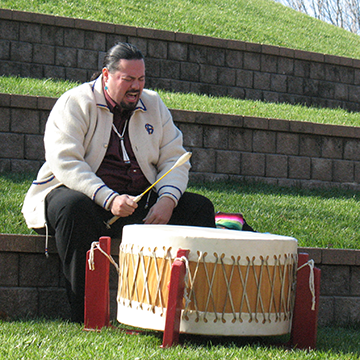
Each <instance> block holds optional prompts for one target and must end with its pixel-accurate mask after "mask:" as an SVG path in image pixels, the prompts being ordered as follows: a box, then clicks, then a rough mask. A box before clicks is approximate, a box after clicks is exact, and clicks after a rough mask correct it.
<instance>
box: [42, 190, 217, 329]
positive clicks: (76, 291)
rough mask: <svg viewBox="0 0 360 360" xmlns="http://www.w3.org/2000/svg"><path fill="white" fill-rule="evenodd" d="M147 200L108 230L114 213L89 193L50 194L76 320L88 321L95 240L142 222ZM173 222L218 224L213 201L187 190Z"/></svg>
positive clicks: (52, 226) (52, 225)
mask: <svg viewBox="0 0 360 360" xmlns="http://www.w3.org/2000/svg"><path fill="white" fill-rule="evenodd" d="M156 200H157V196H156V194H155V193H152V194H151V197H150V200H149V208H150V207H151V206H152V205H153V204H154V203H155V202H156ZM146 201H147V196H146V195H145V196H144V197H143V199H141V200H140V201H139V203H138V205H139V206H138V208H137V209H136V210H135V212H134V214H133V215H131V216H129V217H126V218H119V219H118V220H117V221H116V222H115V223H114V224H113V225H111V228H110V229H107V228H106V226H105V224H104V222H106V221H107V220H108V219H110V218H111V217H112V214H111V212H109V211H106V210H104V209H103V208H102V207H100V206H98V205H97V204H95V203H94V202H93V201H92V200H91V199H90V198H89V197H87V196H86V195H84V194H82V193H80V192H78V191H74V190H71V189H68V188H67V187H65V186H61V187H59V188H56V189H54V190H52V191H51V192H50V193H49V194H48V195H47V197H46V217H47V222H48V226H49V232H50V234H53V235H55V241H56V246H57V250H58V253H59V256H60V259H61V262H62V266H63V272H64V275H65V282H66V288H67V294H68V298H69V302H70V307H71V320H72V321H75V322H83V321H84V288H85V263H86V252H87V251H88V250H89V249H90V247H91V244H92V242H94V241H98V240H99V238H100V237H101V236H110V237H112V238H119V237H120V236H121V233H122V228H123V226H124V225H127V224H142V223H143V221H142V220H143V219H144V218H145V216H146V214H147V213H148V211H149V208H146V207H145V204H146ZM169 224H170V225H190V226H204V227H215V218H214V207H213V204H212V203H211V201H210V200H209V199H207V198H206V197H204V196H201V195H198V194H194V193H189V192H185V193H184V194H183V196H182V197H181V199H180V201H179V203H178V205H177V207H176V208H175V209H174V212H173V215H172V217H171V219H170V221H169Z"/></svg>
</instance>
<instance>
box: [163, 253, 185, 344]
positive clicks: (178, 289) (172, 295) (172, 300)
mask: <svg viewBox="0 0 360 360" xmlns="http://www.w3.org/2000/svg"><path fill="white" fill-rule="evenodd" d="M188 255H189V250H182V249H179V250H178V252H177V254H176V256H177V259H175V261H174V263H173V264H172V267H171V275H170V283H169V297H168V304H167V309H166V320H165V329H164V335H163V343H162V345H161V347H162V348H166V347H170V346H172V345H176V344H178V342H179V330H180V316H181V308H182V302H183V297H184V288H185V274H186V265H185V263H184V261H182V260H180V258H181V257H183V256H184V257H186V258H187V257H188Z"/></svg>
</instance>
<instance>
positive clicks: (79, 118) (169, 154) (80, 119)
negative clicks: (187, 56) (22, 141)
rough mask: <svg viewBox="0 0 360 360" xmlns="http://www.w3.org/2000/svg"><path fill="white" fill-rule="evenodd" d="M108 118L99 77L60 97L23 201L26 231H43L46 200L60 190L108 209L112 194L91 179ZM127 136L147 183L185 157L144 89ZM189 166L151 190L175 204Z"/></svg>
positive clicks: (153, 96) (177, 136) (165, 113)
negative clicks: (42, 158)
mask: <svg viewBox="0 0 360 360" xmlns="http://www.w3.org/2000/svg"><path fill="white" fill-rule="evenodd" d="M112 121H113V115H112V113H111V112H110V111H109V109H108V107H107V105H106V100H105V97H104V94H103V89H102V81H101V76H100V77H99V78H98V79H96V80H95V81H93V82H89V83H85V84H82V85H80V86H78V87H76V88H74V89H72V90H69V91H68V92H66V93H65V94H63V95H62V96H61V97H60V98H59V99H58V101H57V102H56V104H55V105H54V108H53V109H52V111H51V113H50V115H49V118H48V121H47V124H46V130H45V135H44V144H45V158H46V161H45V163H44V165H43V166H42V167H41V169H40V170H39V173H38V175H37V179H36V180H35V181H34V182H33V183H32V185H31V187H30V189H29V191H28V193H27V195H26V197H25V200H24V205H23V208H22V212H23V215H24V217H25V220H26V223H27V225H28V227H29V228H35V229H36V228H43V227H44V226H45V223H46V221H45V206H44V200H45V197H46V195H47V194H48V193H49V192H50V191H51V190H52V189H54V188H55V187H57V186H60V185H66V186H67V187H69V188H71V189H74V190H77V191H80V192H82V193H84V194H86V195H87V196H89V197H90V198H91V199H93V201H95V202H96V203H97V204H98V205H100V206H102V207H103V208H105V209H107V210H108V209H109V205H110V203H111V201H112V200H113V199H114V197H115V196H116V195H118V194H117V193H116V192H114V191H113V190H112V189H110V188H108V187H107V186H106V185H105V184H104V182H103V181H102V180H101V179H100V178H99V177H97V176H96V175H95V173H96V171H97V169H98V168H99V166H100V164H101V162H102V160H103V158H104V156H105V153H106V149H107V146H108V143H109V139H110V133H111V129H112ZM129 137H130V141H131V145H132V149H133V151H134V154H135V156H136V159H137V161H138V163H139V166H140V168H141V170H142V171H143V173H144V175H145V176H146V178H147V180H148V181H149V182H150V183H153V182H155V180H156V179H157V178H159V177H161V176H162V175H163V174H164V173H165V172H166V171H168V170H169V169H170V168H171V167H172V166H173V165H174V163H175V162H176V160H177V159H178V158H179V157H180V156H181V155H182V154H183V153H184V152H185V150H184V148H183V146H182V134H181V132H180V131H179V129H178V128H177V127H176V126H175V125H174V123H173V120H172V117H171V114H170V112H169V110H168V109H167V107H166V106H165V105H164V103H163V102H162V100H161V99H160V97H159V95H158V94H157V93H156V92H154V91H150V90H146V89H145V90H144V91H143V93H142V95H141V99H140V100H139V103H138V105H137V108H136V110H135V112H134V114H133V115H132V117H131V119H130V121H129ZM189 169H190V163H189V162H187V163H186V164H184V165H182V166H180V167H177V168H175V169H174V170H173V171H172V172H170V173H169V174H168V175H167V176H165V177H164V179H162V180H161V181H160V182H159V183H158V184H157V185H156V187H155V189H156V191H157V193H158V195H159V196H160V197H161V196H169V197H171V198H172V199H174V200H175V202H176V203H177V201H178V199H179V198H180V197H181V195H182V193H183V192H184V191H185V190H186V187H187V182H188V172H189Z"/></svg>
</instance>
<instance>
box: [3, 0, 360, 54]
mask: <svg viewBox="0 0 360 360" xmlns="http://www.w3.org/2000/svg"><path fill="white" fill-rule="evenodd" d="M1 7H2V8H6V9H16V10H25V11H31V12H37V13H43V14H51V15H60V16H68V17H74V18H82V19H88V20H95V21H103V22H108V23H115V24H123V25H130V26H139V27H144V28H153V29H161V30H168V31H177V32H185V33H191V34H198V35H206V36H213V37H218V38H223V39H235V40H242V41H248V42H254V43H261V44H269V45H277V46H284V47H287V48H292V49H300V50H306V51H314V52H318V53H324V54H332V55H340V56H347V57H353V58H358V59H359V58H360V37H359V36H358V35H355V34H352V33H350V32H348V31H345V30H343V29H341V28H339V27H335V26H333V25H330V24H328V23H325V22H323V21H320V20H317V19H314V18H312V17H310V16H307V15H305V14H302V13H299V12H297V11H295V10H293V9H290V8H288V7H285V6H283V5H281V4H279V3H276V2H274V1H271V0H250V1H249V0H227V1H222V0H141V1H140V0H133V1H131V2H129V1H126V0H118V1H116V2H114V1H109V0H97V1H91V0H77V1H69V0H68V1H61V0H49V1H41V0H31V1H29V0H16V1H15V0H1Z"/></svg>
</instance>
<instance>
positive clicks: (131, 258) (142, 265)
mask: <svg viewBox="0 0 360 360" xmlns="http://www.w3.org/2000/svg"><path fill="white" fill-rule="evenodd" d="M143 250H144V248H141V249H139V251H138V252H134V245H132V246H131V247H130V252H129V253H128V256H126V254H125V253H123V252H120V264H121V265H122V267H121V268H120V274H122V275H120V277H119V289H123V291H124V299H123V304H124V305H128V306H129V307H132V306H133V303H136V306H138V307H139V308H140V309H145V308H146V309H147V310H150V311H152V312H154V309H155V306H159V307H160V308H161V311H162V312H163V311H164V309H165V308H166V305H167V304H166V303H165V302H166V300H167V299H164V295H163V293H162V291H161V286H162V284H163V282H164V280H163V277H164V274H165V273H170V271H171V265H172V262H171V254H170V250H171V248H169V249H167V250H166V251H164V256H163V258H162V259H160V260H161V261H160V262H161V264H160V265H161V266H159V257H157V256H156V250H157V248H154V249H153V250H151V249H149V250H150V251H151V256H144V252H143ZM164 250H165V248H164ZM153 271H155V279H154V278H153V276H152V277H151V279H150V276H149V275H150V272H153ZM154 281H155V286H151V287H150V282H151V283H152V285H153V282H154ZM139 283H143V284H140V285H141V286H138V285H139ZM153 289H155V291H153ZM125 299H127V300H128V301H126V300H125ZM149 305H150V306H149Z"/></svg>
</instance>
